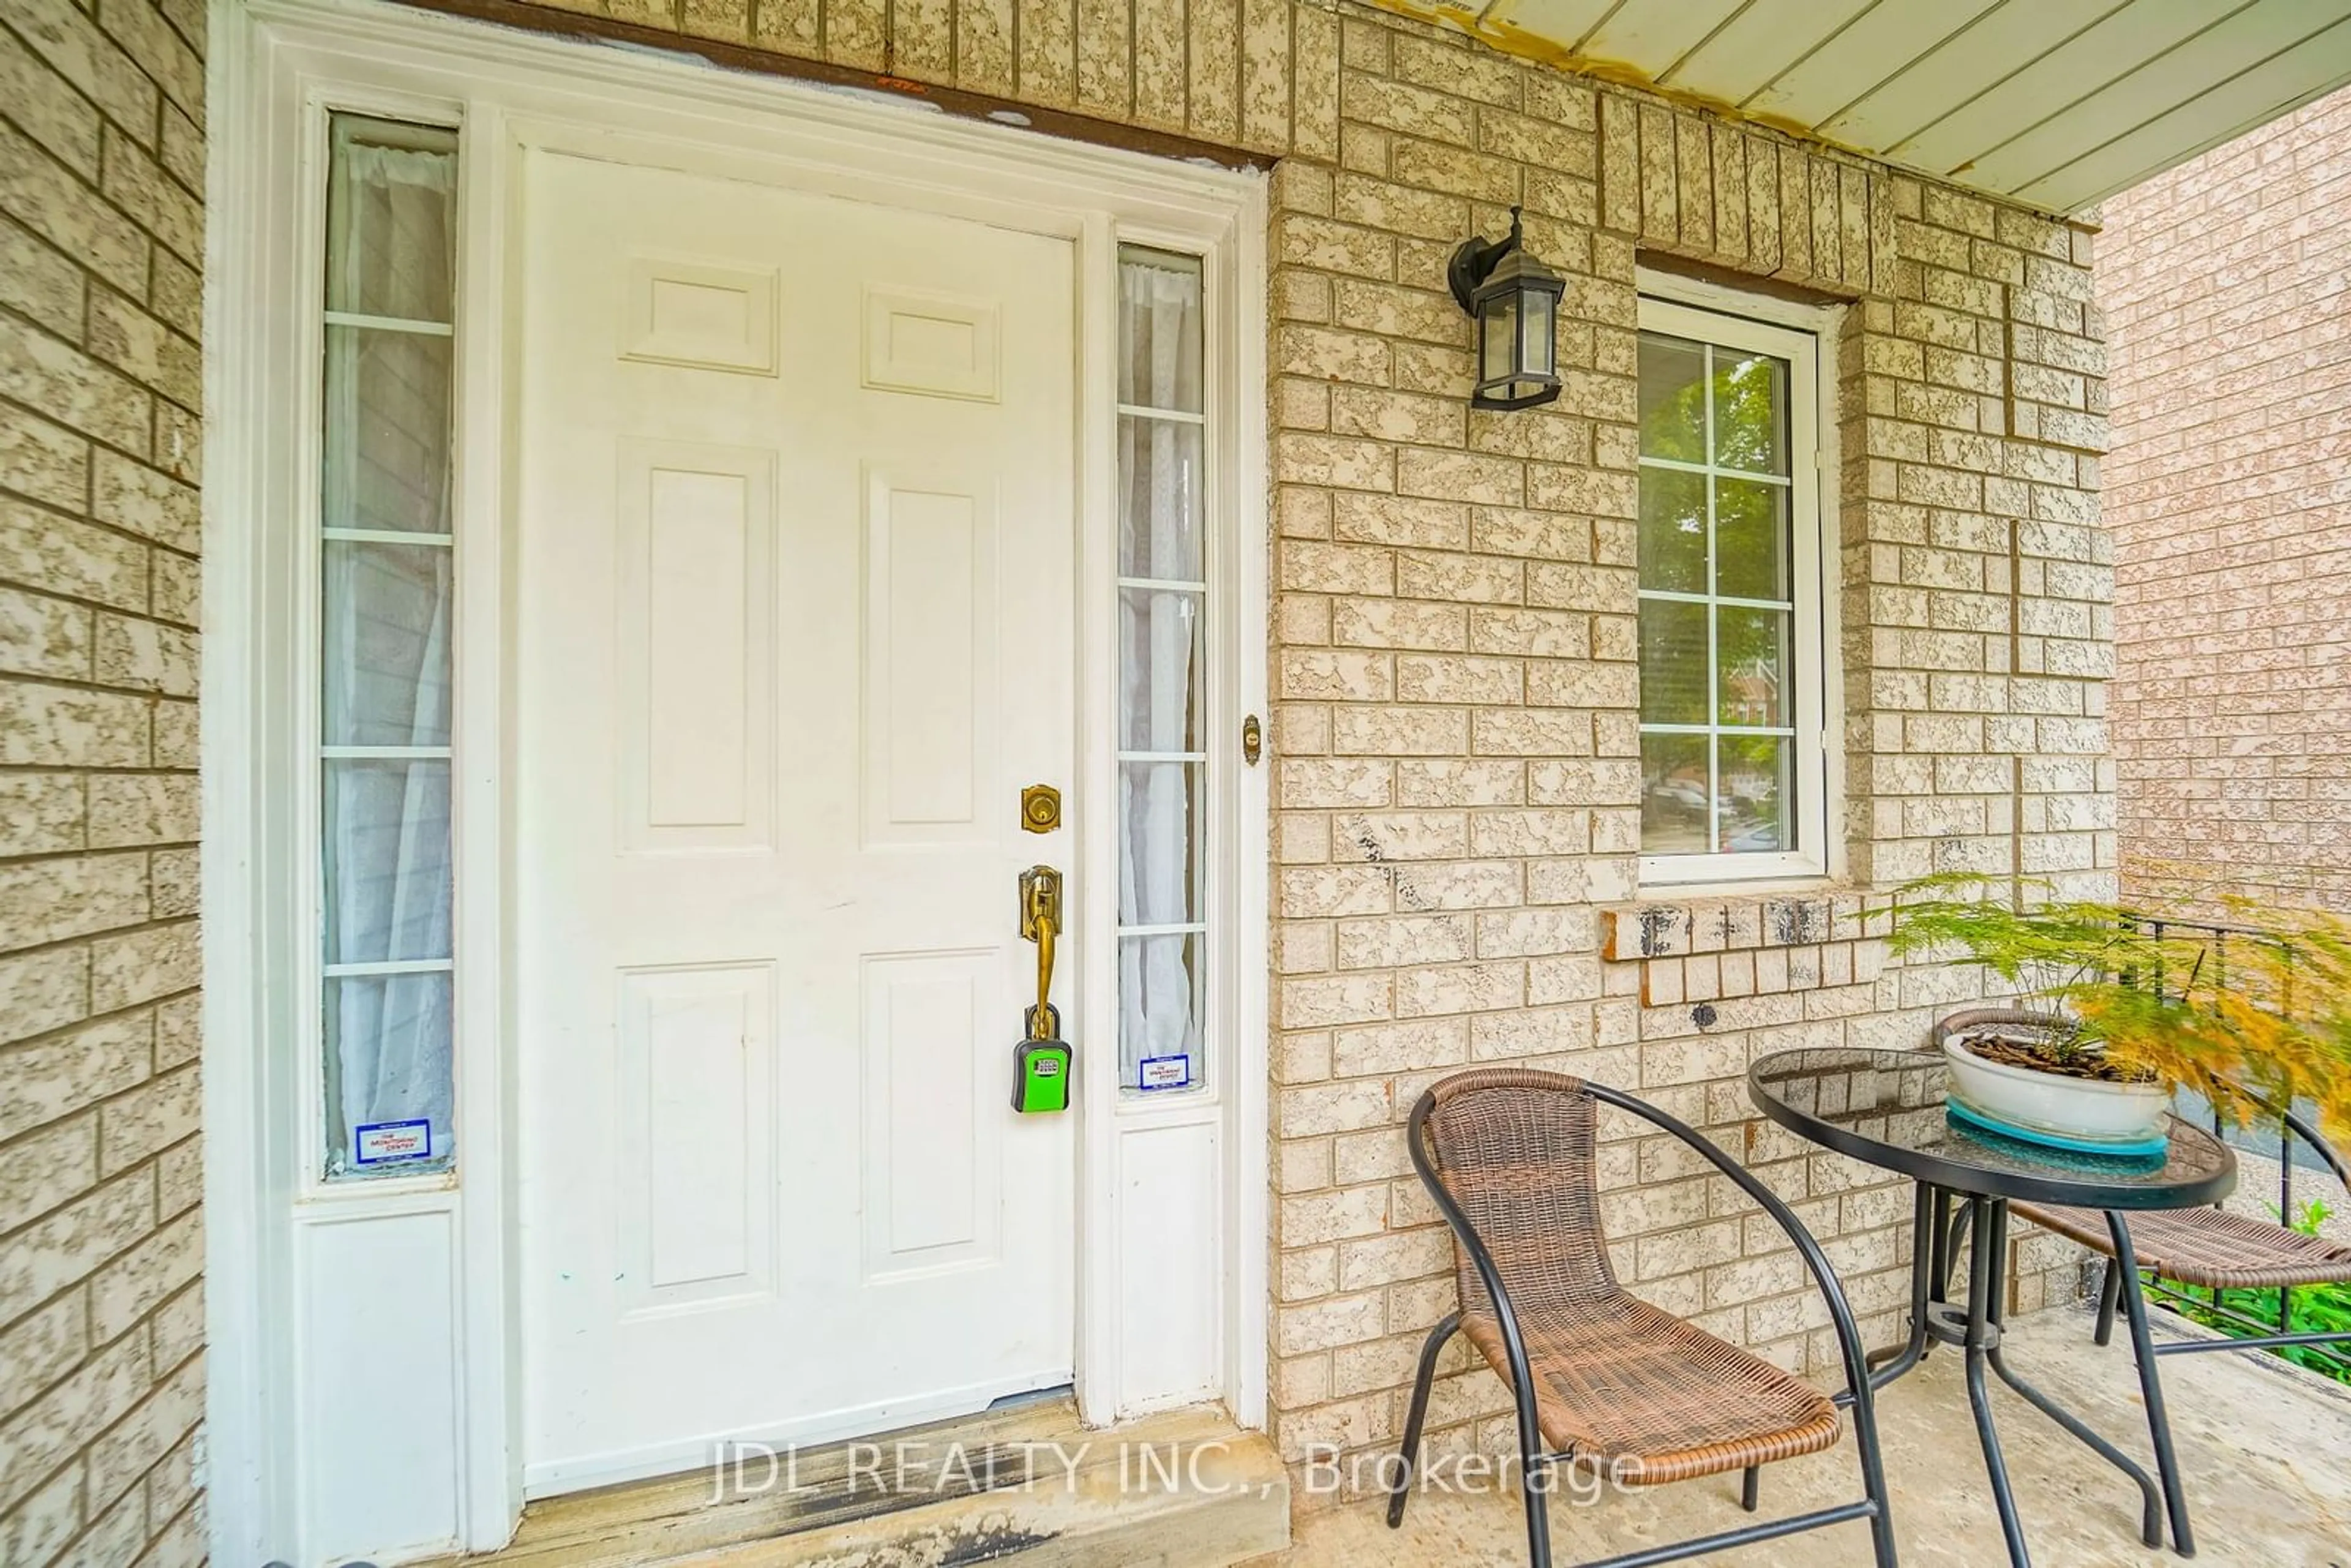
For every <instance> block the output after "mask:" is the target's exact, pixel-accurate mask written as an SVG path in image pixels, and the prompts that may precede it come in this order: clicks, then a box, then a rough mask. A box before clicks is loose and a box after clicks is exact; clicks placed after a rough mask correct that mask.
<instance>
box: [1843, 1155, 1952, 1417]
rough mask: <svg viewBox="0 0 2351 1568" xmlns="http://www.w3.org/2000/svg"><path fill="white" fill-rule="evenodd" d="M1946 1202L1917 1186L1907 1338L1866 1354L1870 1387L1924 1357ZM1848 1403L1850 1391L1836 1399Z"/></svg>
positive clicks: (1938, 1192) (1938, 1191) (1937, 1290)
mask: <svg viewBox="0 0 2351 1568" xmlns="http://www.w3.org/2000/svg"><path fill="white" fill-rule="evenodd" d="M1949 1201H1950V1200H1949V1196H1948V1195H1947V1194H1945V1193H1944V1191H1943V1189H1942V1188H1940V1187H1936V1186H1928V1185H1927V1184H1926V1183H1925V1182H1920V1183H1918V1184H1917V1204H1916V1207H1914V1209H1913V1211H1912V1214H1911V1219H1910V1337H1909V1339H1908V1340H1907V1341H1906V1342H1905V1343H1901V1344H1898V1345H1888V1346H1886V1348H1885V1349H1883V1350H1877V1351H1873V1352H1871V1353H1870V1356H1869V1363H1870V1369H1871V1370H1870V1374H1869V1385H1870V1386H1871V1387H1872V1388H1883V1387H1885V1386H1886V1385H1887V1384H1889V1383H1891V1382H1893V1381H1894V1380H1895V1379H1896V1378H1897V1377H1899V1376H1901V1375H1903V1374H1904V1373H1907V1372H1908V1371H1909V1370H1910V1369H1911V1368H1913V1367H1915V1366H1917V1364H1918V1363H1919V1361H1920V1360H1921V1359H1922V1358H1923V1357H1924V1356H1925V1355H1926V1354H1927V1346H1928V1343H1929V1342H1928V1338H1927V1307H1928V1303H1929V1302H1930V1301H1936V1300H1939V1299H1940V1297H1941V1295H1942V1288H1941V1285H1940V1283H1939V1281H1937V1280H1936V1278H1935V1265H1936V1263H1937V1261H1938V1254H1937V1252H1936V1237H1937V1235H1938V1233H1939V1231H1940V1229H1941V1224H1942V1219H1941V1216H1942V1211H1943V1209H1944V1208H1945V1207H1947V1206H1948V1205H1949ZM1852 1402H1853V1395H1852V1393H1851V1392H1850V1391H1847V1392H1845V1393H1844V1394H1840V1395H1838V1396H1837V1403H1838V1404H1840V1405H1849V1404H1851V1403H1852Z"/></svg>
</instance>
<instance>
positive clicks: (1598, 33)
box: [1582, 0, 1745, 80]
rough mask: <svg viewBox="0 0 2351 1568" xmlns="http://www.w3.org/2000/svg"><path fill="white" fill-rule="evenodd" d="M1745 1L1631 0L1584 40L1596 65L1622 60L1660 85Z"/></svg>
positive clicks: (1626, 0)
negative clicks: (1657, 81) (1607, 61)
mask: <svg viewBox="0 0 2351 1568" xmlns="http://www.w3.org/2000/svg"><path fill="white" fill-rule="evenodd" d="M1744 3H1745V0H1625V5H1622V6H1620V7H1618V9H1617V12H1616V14H1615V15H1614V16H1611V17H1609V18H1608V19H1607V20H1606V21H1604V22H1603V23H1601V24H1600V26H1598V28H1596V29H1595V30H1594V31H1593V34H1592V36H1591V37H1588V38H1586V39H1585V40H1584V43H1583V50H1582V52H1583V54H1585V55H1587V56H1589V57H1592V58H1593V59H1595V60H1622V61H1624V62H1625V63H1626V64H1628V65H1631V66H1635V67H1637V68H1639V69H1640V71H1641V74H1642V75H1644V76H1646V77H1648V78H1650V79H1652V80H1655V79H1656V78H1658V77H1660V76H1662V75H1664V74H1665V73H1666V72H1667V71H1668V70H1670V69H1672V68H1673V66H1674V64H1675V62H1676V61H1677V60H1679V59H1680V58H1681V57H1683V56H1684V55H1686V54H1687V53H1689V52H1690V50H1691V49H1692V48H1694V47H1697V46H1698V44H1699V43H1701V42H1703V41H1704V40H1705V38H1706V36H1707V35H1708V33H1711V32H1713V31H1714V30H1715V28H1717V27H1719V26H1721V25H1722V23H1723V22H1724V20H1725V19H1727V18H1728V17H1729V16H1730V15H1731V14H1732V13H1733V12H1735V11H1737V10H1738V9H1739V8H1740V5H1743V4H1744Z"/></svg>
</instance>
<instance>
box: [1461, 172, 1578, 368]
mask: <svg viewBox="0 0 2351 1568" xmlns="http://www.w3.org/2000/svg"><path fill="white" fill-rule="evenodd" d="M1445 280H1446V282H1447V283H1448V284H1450V285H1451V286H1452V287H1453V298H1454V299H1455V301H1456V302H1457V303H1458V304H1459V305H1460V307H1461V308H1462V309H1464V310H1466V311H1468V313H1469V315H1470V317H1471V319H1474V320H1475V321H1476V322H1477V323H1478V385H1477V387H1476V389H1475V390H1474V391H1472V392H1470V394H1469V406H1470V407H1472V408H1534V407H1537V406H1539V405H1541V404H1542V403H1547V402H1551V401H1552V399H1553V398H1555V397H1557V396H1558V395H1559V336H1558V332H1559V297H1560V296H1561V295H1562V293H1564V292H1566V288H1567V286H1566V284H1565V283H1563V282H1562V281H1561V279H1560V276H1559V274H1558V273H1556V272H1553V271H1552V269H1551V268H1550V267H1545V266H1544V265H1543V264H1542V263H1541V262H1540V261H1537V260H1536V259H1535V258H1534V257H1533V256H1529V255H1528V254H1527V246H1526V236H1525V235H1522V234H1521V233H1520V228H1519V209H1518V208H1516V207H1512V208H1511V209H1510V237H1509V238H1508V239H1502V240H1497V241H1495V242H1493V243H1492V244H1490V245H1489V244H1488V243H1487V242H1486V241H1485V240H1484V239H1483V238H1481V237H1479V236H1478V235H1471V236H1470V237H1469V238H1468V239H1465V240H1463V241H1462V242H1461V245H1460V247H1459V248H1458V249H1457V250H1455V251H1454V253H1453V260H1452V263H1451V264H1450V265H1449V266H1447V267H1446V269H1445Z"/></svg>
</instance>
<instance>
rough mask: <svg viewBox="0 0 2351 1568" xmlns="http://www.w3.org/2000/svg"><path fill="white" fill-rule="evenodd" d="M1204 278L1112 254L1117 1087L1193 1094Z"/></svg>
mask: <svg viewBox="0 0 2351 1568" xmlns="http://www.w3.org/2000/svg"><path fill="white" fill-rule="evenodd" d="M1204 287H1205V269H1204V268H1203V267H1202V266H1201V261H1200V258H1199V257H1198V256H1186V255H1182V254H1179V253H1176V252H1172V251H1165V250H1156V249H1153V248H1150V247H1148V246H1139V245H1122V246H1119V255H1118V541H1119V542H1118V773H1119V780H1118V794H1119V817H1118V1008H1119V1086H1120V1088H1121V1090H1122V1091H1123V1092H1130V1093H1155V1092H1165V1091H1174V1090H1186V1089H1201V1088H1205V1087H1206V1086H1207V1049H1206V1046H1207V1041H1206V1039H1205V1036H1204V1026H1205V1024H1206V1020H1207V1017H1208V1006H1209V995H1208V979H1209V976H1208V967H1209V966H1208V956H1209V952H1210V944H1209V934H1208V925H1207V917H1208V886H1207V868H1208V854H1207V833H1208V831H1209V826H1210V824H1209V822H1208V821H1207V807H1208V803H1209V793H1210V792H1209V790H1208V789H1207V775H1208V767H1207V765H1208V750H1207V746H1208V740H1207V736H1208V724H1207V718H1208V713H1207V693H1208V691H1209V681H1208V676H1209V671H1208V663H1207V657H1208V655H1207V627H1208V612H1209V604H1208V584H1209V581H1210V578H1211V565H1212V563H1211V562H1210V560H1209V559H1208V543H1209V534H1210V528H1209V527H1208V498H1209V484H1208V472H1207V465H1208V433H1209V416H1210V410H1209V408H1208V405H1207V373H1206V371H1207V364H1206V360H1207V321H1206V308H1207V299H1206V296H1205V292H1204Z"/></svg>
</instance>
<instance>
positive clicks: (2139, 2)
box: [1381, 0, 2351, 213]
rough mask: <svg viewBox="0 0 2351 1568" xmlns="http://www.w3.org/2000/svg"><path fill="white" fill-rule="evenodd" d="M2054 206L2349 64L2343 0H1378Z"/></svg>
mask: <svg viewBox="0 0 2351 1568" xmlns="http://www.w3.org/2000/svg"><path fill="white" fill-rule="evenodd" d="M1381 3H1383V4H1386V5H1390V7H1391V8H1392V9H1395V10H1400V11H1407V12H1413V13H1416V14H1419V15H1423V16H1442V17H1443V18H1444V19H1446V20H1447V21H1450V22H1452V23H1454V24H1455V25H1457V26H1462V27H1465V28H1467V29H1468V30H1469V31H1471V32H1473V33H1476V34H1477V35H1478V36H1479V37H1483V38H1486V39H1487V40H1489V42H1491V43H1493V44H1495V45H1497V46H1499V47H1502V48H1504V49H1506V50H1509V51H1510V52H1511V53H1513V54H1521V55H1531V56H1534V57H1539V58H1549V59H1553V60H1558V61H1560V63H1562V64H1564V65H1567V66H1569V67H1571V68H1576V69H1582V70H1588V71H1592V72H1593V73H1595V74H1597V75H1600V76H1604V77H1614V78H1624V79H1634V80H1639V81H1644V82H1647V83H1650V84H1653V85H1655V86H1656V87H1658V88H1661V89H1665V90H1666V91H1667V92H1668V93H1673V94H1678V95H1684V96H1687V97H1689V98H1692V99H1698V100H1700V101H1704V102H1708V103H1711V104H1714V105H1716V106H1719V107H1722V108H1726V109H1729V110H1733V111H1735V112H1736V113H1738V114H1740V115H1743V116H1746V117H1748V118H1750V119H1754V120H1761V121H1764V122H1767V123H1771V124H1777V125H1780V126H1782V127H1784V128H1786V129H1789V130H1793V131H1802V132H1804V133H1805V134H1808V135H1811V136H1815V137H1818V138H1820V139H1822V140H1823V141H1830V142H1833V143H1835V144H1836V145H1839V146H1843V147H1848V148H1851V149H1853V150H1854V151H1855V152H1865V153H1867V154H1869V155H1870V156H1872V157H1876V158H1882V159H1885V160H1886V161H1887V162H1893V163H1898V164H1901V165H1903V166H1905V167H1907V168H1910V169H1915V170H1917V171H1919V172H1924V173H1928V174H1934V175H1937V176H1939V177H1941V178H1944V179H1948V180H1950V181H1952V182H1954V183H1958V184H1961V185H1966V186H1970V187H1972V188H1974V189H1976V190H1980V191H1984V192H1988V193H1993V194H1997V195H2002V196H2008V197H2011V198H2013V199H2014V200H2016V201H2019V202H2022V203H2024V204H2028V205H2030V206H2033V207H2038V208H2041V209H2043V211H2047V212H2055V213H2074V212H2079V211H2081V210H2082V209H2084V208H2085V207H2087V206H2090V205H2091V204H2095V203H2096V202H2098V201H2100V200H2102V199H2103V198H2105V197H2106V196H2109V195H2112V194H2113V193H2116V191H2120V190H2124V189H2126V188H2128V187H2129V186H2131V185H2135V184H2137V183H2139V182H2140V181H2142V180H2144V179H2146V178H2147V177H2148V176H2149V175H2152V174H2156V173H2159V172H2162V171H2163V170H2165V169H2168V168H2170V167H2171V166H2172V165H2173V164H2176V163H2179V162H2185V161H2186V160H2187V159H2189V158H2190V157H2192V156H2194V155H2195V154H2196V153H2198V152H2202V151H2203V150H2204V149H2205V148H2207V147H2211V146H2214V145H2217V144H2218V143H2220V142H2222V141H2228V140H2229V139H2230V138H2231V137H2233V136H2236V135H2238V134H2240V133H2241V132H2243V131H2249V130H2251V129H2252V128H2253V127H2254V126H2257V125H2260V124H2262V123H2263V122H2265V121H2267V120H2273V119H2275V118H2276V117H2277V116H2278V115H2280V114H2283V113H2284V112H2285V111H2286V110H2290V109H2293V108H2294V107H2295V106H2296V105H2298V104H2302V103H2304V102H2307V101H2308V100H2310V99H2314V98H2316V97H2318V96H2319V95H2320V94H2322V93H2325V92H2326V91H2327V90H2328V89H2332V88H2335V87H2337V86H2340V85H2342V84H2343V83H2344V82H2346V81H2351V0H1381Z"/></svg>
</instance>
